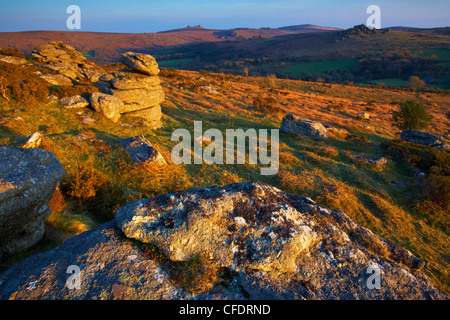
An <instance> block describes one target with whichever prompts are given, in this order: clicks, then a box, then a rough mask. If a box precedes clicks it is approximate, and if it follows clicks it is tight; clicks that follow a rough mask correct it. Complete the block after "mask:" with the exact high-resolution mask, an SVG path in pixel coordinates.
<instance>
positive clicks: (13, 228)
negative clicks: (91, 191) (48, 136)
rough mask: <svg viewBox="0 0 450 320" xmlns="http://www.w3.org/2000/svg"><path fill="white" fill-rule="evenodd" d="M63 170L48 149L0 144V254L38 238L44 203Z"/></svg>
mask: <svg viewBox="0 0 450 320" xmlns="http://www.w3.org/2000/svg"><path fill="white" fill-rule="evenodd" d="M64 173H65V172H64V168H63V166H62V164H61V163H60V162H59V161H58V160H57V159H56V158H55V156H54V155H53V154H52V153H50V152H48V151H45V150H42V149H23V148H17V147H6V146H0V256H2V255H7V254H11V253H14V252H17V251H20V250H23V249H26V248H29V247H31V246H32V245H34V244H36V243H37V242H38V241H39V240H40V239H41V238H42V236H43V235H44V218H46V217H47V216H48V215H49V214H50V209H49V206H48V202H49V201H50V199H51V197H52V195H53V193H54V191H55V190H56V187H57V185H58V183H59V181H60V179H61V178H62V177H63V175H64Z"/></svg>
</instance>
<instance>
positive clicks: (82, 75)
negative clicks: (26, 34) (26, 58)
mask: <svg viewBox="0 0 450 320" xmlns="http://www.w3.org/2000/svg"><path fill="white" fill-rule="evenodd" d="M31 56H32V58H33V59H34V60H36V61H37V62H39V63H41V64H42V65H43V66H44V67H47V68H49V69H51V70H54V71H56V72H58V73H59V74H62V75H64V76H66V77H68V78H70V79H72V80H85V79H88V80H91V81H94V80H98V78H99V77H100V76H101V74H104V73H106V72H105V71H104V70H103V69H102V68H101V67H99V66H98V65H97V64H95V63H94V62H91V61H89V60H87V59H86V58H85V57H84V56H83V55H82V54H81V53H80V52H78V51H76V50H75V48H73V47H72V46H69V45H66V44H64V43H62V42H60V41H52V42H50V43H48V44H44V45H40V46H38V47H36V49H34V50H33V52H32V55H31Z"/></svg>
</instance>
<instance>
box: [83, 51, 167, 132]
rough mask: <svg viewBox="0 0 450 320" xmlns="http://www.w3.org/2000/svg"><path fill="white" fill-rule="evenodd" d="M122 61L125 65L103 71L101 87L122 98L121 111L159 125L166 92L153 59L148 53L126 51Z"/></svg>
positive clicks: (104, 91)
mask: <svg viewBox="0 0 450 320" xmlns="http://www.w3.org/2000/svg"><path fill="white" fill-rule="evenodd" d="M121 62H122V63H123V64H124V65H126V66H127V67H128V68H126V69H121V70H118V71H115V72H112V73H109V74H106V75H104V76H103V77H102V78H101V79H100V80H103V81H104V82H103V83H104V86H103V87H102V88H101V91H102V92H103V93H104V94H108V95H110V96H112V97H114V98H117V99H118V100H120V101H122V103H123V105H122V106H121V110H120V114H122V115H129V116H133V117H139V118H143V119H145V120H146V121H147V122H148V125H149V126H150V127H152V128H153V129H157V128H160V127H161V126H162V124H161V116H162V113H161V106H160V103H161V102H162V101H164V98H165V95H164V91H163V90H162V87H161V85H160V83H161V80H160V79H159V77H158V73H159V68H158V64H157V63H156V60H155V59H154V58H153V57H152V56H150V55H148V54H142V53H133V52H127V53H124V54H123V55H122V57H121ZM91 104H92V101H91ZM116 118H117V116H116Z"/></svg>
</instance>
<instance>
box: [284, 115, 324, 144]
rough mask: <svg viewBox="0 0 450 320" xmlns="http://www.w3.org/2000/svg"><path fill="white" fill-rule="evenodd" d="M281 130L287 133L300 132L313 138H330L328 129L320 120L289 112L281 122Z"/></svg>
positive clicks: (299, 133)
mask: <svg viewBox="0 0 450 320" xmlns="http://www.w3.org/2000/svg"><path fill="white" fill-rule="evenodd" d="M280 130H281V131H283V132H287V133H292V134H298V135H301V136H304V137H307V138H309V139H313V140H322V139H326V138H328V133H327V129H326V128H325V127H324V125H323V124H321V123H320V122H316V121H312V120H309V119H306V118H302V117H298V116H296V115H293V114H288V115H286V116H285V117H284V118H283V121H282V122H281V127H280Z"/></svg>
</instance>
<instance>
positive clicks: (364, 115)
mask: <svg viewBox="0 0 450 320" xmlns="http://www.w3.org/2000/svg"><path fill="white" fill-rule="evenodd" d="M356 119H358V120H368V119H370V114H368V113H367V112H361V113H358V114H356Z"/></svg>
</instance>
